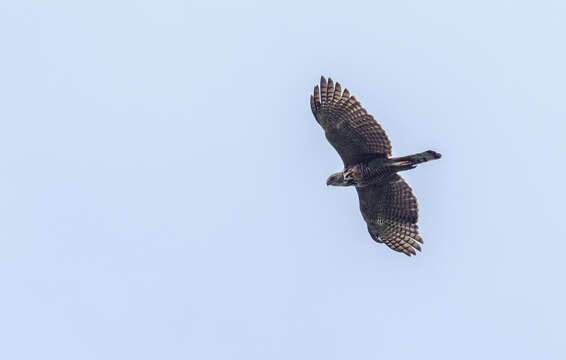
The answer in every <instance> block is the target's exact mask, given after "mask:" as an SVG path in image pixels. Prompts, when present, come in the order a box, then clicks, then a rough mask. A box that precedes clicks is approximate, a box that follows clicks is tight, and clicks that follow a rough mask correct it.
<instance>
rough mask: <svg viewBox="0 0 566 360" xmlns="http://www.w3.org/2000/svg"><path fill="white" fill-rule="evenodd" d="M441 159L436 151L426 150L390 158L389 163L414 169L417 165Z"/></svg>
mask: <svg viewBox="0 0 566 360" xmlns="http://www.w3.org/2000/svg"><path fill="white" fill-rule="evenodd" d="M441 157H442V155H441V154H439V153H437V152H436V151H432V150H427V151H424V152H421V153H418V154H413V155H408V156H403V157H398V158H392V159H391V161H392V162H393V165H395V166H408V167H411V168H413V167H415V166H416V165H418V164H421V163H424V162H427V161H431V160H436V159H440V158H441Z"/></svg>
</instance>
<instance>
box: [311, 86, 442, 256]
mask: <svg viewBox="0 0 566 360" xmlns="http://www.w3.org/2000/svg"><path fill="white" fill-rule="evenodd" d="M311 109H312V112H313V114H314V117H315V119H316V121H317V122H318V123H319V124H320V126H322V128H323V129H324V132H325V135H326V139H328V141H329V142H330V144H331V145H332V146H333V147H334V149H336V151H337V152H338V154H339V155H340V157H341V158H342V161H343V162H344V171H341V172H339V173H336V174H333V175H330V177H329V178H328V180H327V182H326V184H327V185H334V186H352V185H353V186H355V187H356V191H357V192H358V198H359V200H360V210H361V212H362V216H363V218H364V220H365V221H366V223H367V227H368V231H369V233H370V235H371V238H372V239H373V240H375V241H376V242H378V243H385V245H387V246H389V247H390V248H391V249H393V250H395V251H399V252H402V253H404V254H406V255H408V256H411V255H416V251H415V249H416V250H419V251H421V245H420V244H419V243H421V244H422V243H423V240H422V238H421V237H420V236H419V233H418V226H417V219H418V207H417V199H416V198H415V196H414V195H413V192H412V190H411V187H410V186H409V185H408V184H407V183H406V182H405V181H404V180H403V178H402V177H401V176H399V175H398V174H397V172H399V171H404V170H409V169H413V168H415V167H416V165H417V164H420V163H423V162H426V161H430V160H434V159H439V158H440V154H439V153H437V152H434V151H432V150H428V151H425V152H422V153H418V154H414V155H409V156H403V157H398V158H394V157H391V143H390V142H389V139H388V138H387V135H386V134H385V131H383V129H382V128H381V126H380V125H379V124H378V123H377V121H375V119H374V118H373V116H372V115H370V114H368V113H367V111H366V110H365V109H364V108H363V107H362V106H361V104H360V103H359V102H358V100H356V98H355V97H353V96H350V93H349V92H348V89H344V92H342V88H341V86H340V84H339V83H336V85H335V84H334V83H333V81H332V79H330V78H329V79H328V81H326V79H325V78H324V77H321V78H320V88H319V86H318V85H316V86H315V87H314V94H313V95H311Z"/></svg>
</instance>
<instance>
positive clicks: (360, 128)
mask: <svg viewBox="0 0 566 360" xmlns="http://www.w3.org/2000/svg"><path fill="white" fill-rule="evenodd" d="M311 109H312V113H313V114H314V117H315V118H316V121H317V122H318V123H319V124H320V125H321V126H322V128H323V129H324V131H325V135H326V138H327V139H328V141H329V142H330V144H331V145H332V146H333V147H334V148H335V149H336V151H338V154H340V157H341V158H342V161H344V165H345V166H348V165H353V164H357V163H359V162H361V161H364V160H367V159H370V158H374V157H390V156H391V143H390V142H389V139H388V138H387V135H386V134H385V131H384V130H383V129H382V128H381V126H379V124H378V123H377V121H375V119H374V118H373V116H372V115H370V114H368V113H367V111H366V110H365V109H364V108H363V107H362V105H361V104H360V102H359V101H358V100H356V98H355V97H353V96H350V93H349V92H348V89H344V92H343V93H342V88H341V86H340V84H339V83H336V86H334V83H333V81H332V79H330V78H329V79H328V82H327V81H326V79H325V78H324V77H321V78H320V89H319V87H318V85H317V86H315V88H314V94H313V95H311Z"/></svg>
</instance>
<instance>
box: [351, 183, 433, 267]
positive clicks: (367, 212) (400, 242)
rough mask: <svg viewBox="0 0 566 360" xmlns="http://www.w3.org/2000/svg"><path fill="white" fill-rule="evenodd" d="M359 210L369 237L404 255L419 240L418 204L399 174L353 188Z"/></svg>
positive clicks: (410, 253) (410, 250)
mask: <svg viewBox="0 0 566 360" xmlns="http://www.w3.org/2000/svg"><path fill="white" fill-rule="evenodd" d="M356 190H357V191H358V197H359V200H360V211H361V212H362V216H363V217H364V220H365V221H366V223H367V226H368V231H369V233H370V235H371V237H372V239H373V240H375V241H376V242H379V243H385V245H387V246H389V247H390V248H391V249H393V250H395V251H399V252H402V253H404V254H406V255H408V256H411V255H416V251H415V249H416V250H419V251H420V250H421V246H420V244H419V243H421V244H422V243H423V240H422V238H421V237H420V236H419V232H418V226H417V220H418V216H419V215H418V205H417V199H416V198H415V196H414V195H413V192H412V190H411V187H410V186H409V185H408V184H407V183H406V182H405V180H403V178H402V177H401V176H399V175H397V174H396V175H393V177H392V178H391V181H390V182H387V183H385V184H379V185H370V186H366V187H356Z"/></svg>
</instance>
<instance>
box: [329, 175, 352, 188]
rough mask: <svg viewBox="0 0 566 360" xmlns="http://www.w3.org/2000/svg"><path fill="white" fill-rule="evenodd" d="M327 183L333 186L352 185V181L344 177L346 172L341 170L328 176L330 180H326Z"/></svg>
mask: <svg viewBox="0 0 566 360" xmlns="http://www.w3.org/2000/svg"><path fill="white" fill-rule="evenodd" d="M326 185H332V186H349V185H352V184H351V181H347V180H345V179H344V173H343V172H339V173H336V174H332V175H330V176H329V177H328V180H326Z"/></svg>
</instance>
